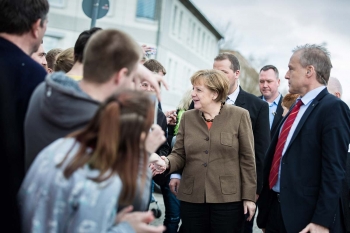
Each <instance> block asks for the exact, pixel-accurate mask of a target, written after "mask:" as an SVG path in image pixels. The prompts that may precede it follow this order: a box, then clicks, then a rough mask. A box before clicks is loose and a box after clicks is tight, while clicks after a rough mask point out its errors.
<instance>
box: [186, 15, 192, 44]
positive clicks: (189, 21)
mask: <svg viewBox="0 0 350 233" xmlns="http://www.w3.org/2000/svg"><path fill="white" fill-rule="evenodd" d="M191 26H192V20H191V18H189V19H188V24H187V30H188V31H187V43H188V44H191Z"/></svg>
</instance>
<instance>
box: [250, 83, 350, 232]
mask: <svg viewBox="0 0 350 233" xmlns="http://www.w3.org/2000/svg"><path fill="white" fill-rule="evenodd" d="M330 112H336V113H337V114H329V113H330ZM287 117H288V115H287V116H286V118H287ZM286 118H284V120H285V119H286ZM284 120H283V121H282V122H281V123H280V125H279V127H278V129H277V130H279V129H280V128H281V126H282V125H283V122H284ZM277 141H278V134H275V135H274V137H273V139H272V142H271V145H270V147H269V149H268V151H267V153H266V158H265V168H264V187H263V190H262V193H261V195H260V197H259V206H258V207H259V213H258V217H257V224H258V226H259V228H266V223H267V218H268V217H269V210H270V208H271V200H272V194H273V193H272V191H270V188H269V184H268V179H269V174H270V169H271V163H272V160H273V156H274V153H275V148H276V145H277ZM349 143H350V110H349V107H348V106H347V105H346V104H345V103H344V102H343V101H341V100H339V99H338V98H336V97H335V96H333V95H331V94H329V93H328V91H327V89H326V88H325V89H324V90H322V91H321V92H320V94H318V95H317V96H316V98H315V99H314V100H313V101H312V103H310V105H309V107H308V108H307V110H306V111H305V113H304V114H303V116H302V118H301V119H300V122H299V123H298V125H297V127H296V129H295V131H294V133H293V136H292V138H291V141H290V143H289V145H288V147H287V149H286V151H285V153H284V155H283V157H282V161H281V176H280V187H281V188H280V196H279V199H280V205H281V214H282V218H283V222H284V225H285V227H286V229H287V232H293V233H294V232H299V231H301V230H302V229H303V228H305V227H306V226H307V225H308V224H309V223H310V222H312V223H315V224H319V225H322V226H324V227H327V228H330V232H343V231H342V225H341V223H340V221H341V220H340V217H339V216H341V214H340V211H341V206H340V197H341V191H342V190H343V183H344V179H345V163H346V155H347V151H348V147H349Z"/></svg>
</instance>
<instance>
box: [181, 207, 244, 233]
mask: <svg viewBox="0 0 350 233" xmlns="http://www.w3.org/2000/svg"><path fill="white" fill-rule="evenodd" d="M180 213H181V220H182V227H181V228H182V232H183V233H235V232H237V233H238V232H241V230H242V223H243V219H244V213H243V202H229V203H189V202H184V201H181V205H180Z"/></svg>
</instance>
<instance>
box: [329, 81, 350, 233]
mask: <svg viewBox="0 0 350 233" xmlns="http://www.w3.org/2000/svg"><path fill="white" fill-rule="evenodd" d="M327 90H328V92H329V93H330V94H332V95H334V96H336V97H338V98H339V99H341V97H342V95H343V88H342V85H341V83H340V82H339V80H338V79H337V78H334V77H330V78H329V81H328V85H327ZM345 174H346V176H345V180H344V183H343V192H342V197H341V202H342V209H343V215H344V216H343V217H344V223H345V228H346V232H347V233H350V145H349V151H348V156H347V158H346V173H345Z"/></svg>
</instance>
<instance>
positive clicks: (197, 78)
mask: <svg viewBox="0 0 350 233" xmlns="http://www.w3.org/2000/svg"><path fill="white" fill-rule="evenodd" d="M199 82H203V84H204V85H205V86H206V87H207V88H208V89H209V90H211V91H212V92H216V93H217V94H218V97H217V98H216V99H215V100H214V101H216V102H225V101H226V97H227V94H228V87H229V81H228V78H227V77H226V75H225V74H224V73H223V72H222V71H220V70H214V69H210V70H199V71H197V72H196V73H194V74H193V75H192V77H191V83H192V85H194V84H196V83H199Z"/></svg>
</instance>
